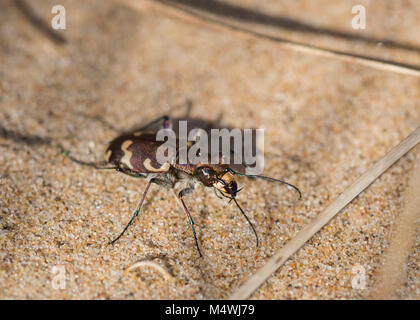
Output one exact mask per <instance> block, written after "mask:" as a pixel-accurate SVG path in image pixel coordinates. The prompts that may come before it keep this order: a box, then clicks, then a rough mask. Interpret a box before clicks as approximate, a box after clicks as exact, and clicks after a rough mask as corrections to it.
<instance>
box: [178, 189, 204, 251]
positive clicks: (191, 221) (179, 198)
mask: <svg viewBox="0 0 420 320" xmlns="http://www.w3.org/2000/svg"><path fill="white" fill-rule="evenodd" d="M172 191H173V189H172ZM188 192H190V189H183V190H181V191H180V192H179V193H178V195H177V194H176V193H175V191H173V193H174V195H175V197H176V198H177V199H178V200H179V202H180V203H181V206H182V208H183V209H184V212H185V213H186V214H187V216H188V220H189V221H190V225H191V229H192V232H193V235H194V240H195V245H196V246H197V250H198V254H199V255H200V258H201V257H202V256H203V255H202V254H201V251H200V246H199V245H198V239H197V233H196V232H195V228H194V220H193V218H192V216H191V214H190V211H189V210H188V208H187V206H186V204H185V202H184V199H182V197H183V196H185V194H186V193H188Z"/></svg>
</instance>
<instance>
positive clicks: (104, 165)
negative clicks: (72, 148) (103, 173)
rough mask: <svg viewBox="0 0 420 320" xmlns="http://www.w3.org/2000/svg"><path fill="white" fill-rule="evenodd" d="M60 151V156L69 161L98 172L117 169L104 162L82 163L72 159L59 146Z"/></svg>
mask: <svg viewBox="0 0 420 320" xmlns="http://www.w3.org/2000/svg"><path fill="white" fill-rule="evenodd" d="M60 149H61V154H63V155H64V156H66V157H67V158H68V159H70V160H71V161H73V162H75V163H78V164H81V165H83V166H89V167H92V168H95V169H98V170H101V169H110V170H111V169H117V168H118V167H116V166H110V165H109V163H108V162H105V161H101V162H89V161H83V160H79V159H76V158H74V157H73V156H71V155H70V153H69V152H68V151H67V150H65V149H64V148H63V147H61V146H60Z"/></svg>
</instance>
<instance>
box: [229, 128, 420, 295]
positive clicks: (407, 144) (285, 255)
mask: <svg viewBox="0 0 420 320" xmlns="http://www.w3.org/2000/svg"><path fill="white" fill-rule="evenodd" d="M419 142H420V127H419V128H417V129H416V130H414V132H412V133H411V134H410V135H409V136H408V137H407V138H406V139H404V140H403V141H402V142H401V143H400V144H398V145H397V146H396V147H394V148H393V149H392V150H391V151H390V152H389V153H388V154H386V155H385V156H384V157H383V158H382V159H380V160H379V161H378V162H377V163H376V164H374V165H373V166H372V168H370V169H369V170H368V171H367V172H365V173H364V174H363V175H362V176H361V177H359V178H358V179H357V180H356V181H355V182H354V183H353V184H352V185H351V186H350V187H349V188H348V189H347V190H345V191H344V192H343V193H342V194H341V195H340V196H338V198H336V199H335V200H334V201H333V202H332V203H331V204H330V205H329V206H328V207H327V208H326V209H325V210H324V211H323V212H322V213H321V214H319V216H318V217H316V218H315V219H314V220H313V221H312V222H311V223H309V224H308V225H307V226H306V227H304V228H303V229H302V230H301V231H300V232H299V233H298V234H297V235H296V236H295V237H294V238H293V239H292V240H290V241H289V242H288V243H287V244H286V245H285V246H284V247H282V248H281V249H280V250H278V251H277V252H276V253H275V254H274V255H273V256H272V257H271V258H270V259H269V260H268V261H267V263H266V264H265V265H264V266H263V267H262V268H260V269H259V270H258V271H257V272H256V273H255V274H254V275H253V276H251V277H250V278H249V279H248V280H247V281H246V282H245V283H244V284H243V285H242V286H241V287H240V288H239V289H238V290H236V292H235V293H234V294H233V295H232V296H231V297H230V299H246V298H248V297H249V296H250V295H251V294H252V293H253V292H254V291H255V290H257V289H258V287H259V286H261V285H262V284H263V283H264V282H265V281H266V280H267V279H268V278H269V277H270V276H271V275H272V274H273V273H274V272H275V271H276V270H277V269H278V268H279V267H280V266H281V265H283V264H284V263H285V262H286V261H287V260H288V259H289V258H290V257H291V256H292V255H293V254H294V253H296V251H298V250H299V249H300V248H301V247H302V246H303V245H304V244H305V243H306V242H307V241H308V240H309V239H311V238H312V237H313V236H314V235H315V234H316V233H317V232H318V231H319V230H320V229H321V228H322V227H324V226H325V225H326V224H327V223H328V222H329V221H330V220H331V219H332V218H333V217H334V216H335V215H336V214H337V213H339V212H340V211H341V210H342V209H343V208H344V207H345V206H347V205H348V204H349V203H350V202H351V201H352V200H353V199H354V198H356V197H357V196H358V195H359V194H360V193H361V192H362V191H363V190H364V189H366V188H367V187H368V186H369V185H370V184H371V183H372V182H373V181H375V180H376V179H377V178H378V177H379V176H380V175H381V174H382V173H384V172H385V171H386V170H387V169H388V168H389V167H390V166H391V165H392V164H394V163H395V162H396V161H397V160H398V159H400V158H401V157H402V156H403V155H405V154H406V153H407V152H408V151H410V150H411V149H412V148H413V147H414V146H416V145H417V144H418V143H419Z"/></svg>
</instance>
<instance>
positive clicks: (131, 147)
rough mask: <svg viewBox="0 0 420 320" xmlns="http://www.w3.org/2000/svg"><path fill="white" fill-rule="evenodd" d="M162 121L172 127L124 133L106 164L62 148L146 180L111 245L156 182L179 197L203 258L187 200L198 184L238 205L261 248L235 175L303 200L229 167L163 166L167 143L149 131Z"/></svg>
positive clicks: (110, 150)
mask: <svg viewBox="0 0 420 320" xmlns="http://www.w3.org/2000/svg"><path fill="white" fill-rule="evenodd" d="M160 122H162V123H163V128H164V129H167V128H169V126H170V120H169V117H168V116H162V117H159V118H157V119H156V120H154V121H152V122H150V123H148V124H146V125H145V126H143V127H141V128H140V129H138V130H136V131H135V132H133V133H126V134H122V135H121V136H119V137H117V138H116V139H114V140H113V141H111V143H110V144H109V146H108V148H107V149H106V153H105V161H102V162H86V161H81V160H78V159H76V158H74V157H72V156H71V155H70V154H69V152H68V151H66V150H65V149H64V148H62V147H61V149H62V153H63V154H64V155H65V156H67V157H68V158H69V159H70V160H72V161H74V162H76V163H79V164H82V165H86V166H90V167H93V168H95V169H111V170H117V171H118V172H122V173H124V174H127V175H129V176H132V177H136V178H146V181H147V184H146V189H145V190H144V192H143V195H142V197H141V199H140V201H139V203H138V204H137V206H136V208H135V210H134V213H133V216H132V217H131V219H130V221H129V222H128V224H127V225H126V227H125V228H124V229H123V231H122V232H121V233H120V234H119V235H118V236H117V237H116V238H115V239H114V240H112V241H109V242H108V244H114V243H115V242H116V241H117V240H118V239H120V238H121V237H122V236H123V235H124V233H125V232H126V231H127V229H128V228H129V227H130V225H131V224H132V223H133V221H134V219H135V218H136V217H137V216H138V214H139V212H140V210H141V208H142V205H143V202H144V200H145V198H146V194H147V192H148V191H149V188H150V186H151V184H152V183H155V184H157V185H160V186H163V187H165V188H167V189H171V190H172V192H173V193H174V194H175V196H176V198H177V199H178V201H179V202H180V204H181V206H182V208H183V210H184V212H185V213H186V215H187V217H188V220H189V223H190V225H191V229H192V232H193V235H194V240H195V244H196V247H197V250H198V253H199V255H200V257H202V254H201V250H200V246H199V245H198V240H197V234H196V231H195V228H194V220H193V218H192V216H191V214H190V211H189V210H188V207H187V206H186V204H185V201H184V196H186V195H188V194H190V193H192V192H193V190H194V188H195V186H196V185H197V184H200V183H201V184H202V185H204V186H205V187H209V188H213V189H214V191H215V192H216V195H218V197H220V198H222V197H224V198H227V199H229V202H231V201H233V202H234V203H235V204H236V206H237V208H238V209H239V211H240V212H241V214H242V215H243V216H244V217H245V219H246V221H247V222H248V223H249V225H250V227H251V229H252V231H253V233H254V235H255V238H256V246H257V247H258V243H259V241H258V235H257V232H256V230H255V228H254V225H253V224H252V222H251V221H250V220H249V218H248V217H247V215H246V214H245V211H244V210H243V209H242V207H241V206H240V205H239V203H238V201H237V200H236V195H237V194H238V192H239V191H240V190H241V189H238V184H237V182H236V181H235V176H245V177H249V178H258V179H263V180H267V181H271V182H278V183H282V184H285V185H288V186H290V187H292V188H294V189H295V190H296V191H297V192H298V194H299V199H300V198H301V196H302V195H301V192H300V190H299V189H298V188H297V187H296V186H294V185H292V184H290V183H288V182H286V181H283V180H278V179H274V178H270V177H265V176H261V175H248V174H243V173H239V172H237V171H235V170H234V169H232V168H231V167H230V166H229V165H227V164H191V163H186V164H180V163H178V162H177V161H175V162H171V163H169V162H168V163H164V164H163V165H162V164H160V163H159V162H158V161H157V159H156V152H157V148H158V147H159V146H160V145H162V143H163V142H162V141H157V140H156V132H148V131H145V130H146V129H147V128H149V127H152V126H156V125H157V124H159V123H160ZM188 147H190V146H188ZM175 190H180V191H175Z"/></svg>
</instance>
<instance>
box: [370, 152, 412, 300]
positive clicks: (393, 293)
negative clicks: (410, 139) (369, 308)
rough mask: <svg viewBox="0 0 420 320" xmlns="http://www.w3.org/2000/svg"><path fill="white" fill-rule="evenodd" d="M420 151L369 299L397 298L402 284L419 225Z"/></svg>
mask: <svg viewBox="0 0 420 320" xmlns="http://www.w3.org/2000/svg"><path fill="white" fill-rule="evenodd" d="M419 190H420V147H419V146H418V147H417V148H416V159H415V163H414V168H413V173H412V175H411V177H410V180H409V183H408V189H407V191H406V194H405V208H404V211H403V212H402V214H401V215H400V216H399V217H398V219H397V221H396V224H395V225H396V231H395V233H394V234H393V237H392V238H391V243H390V245H389V247H388V249H387V252H386V254H385V264H384V265H383V267H382V269H381V270H380V271H379V275H378V277H377V280H376V281H375V286H374V288H373V289H372V290H371V293H370V298H372V299H395V298H398V292H397V291H398V289H400V288H401V287H402V285H403V283H404V281H405V280H406V277H407V274H406V268H405V264H406V263H407V259H408V256H409V255H410V250H411V249H412V247H413V245H414V244H415V237H416V229H417V227H418V221H420V191H419Z"/></svg>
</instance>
